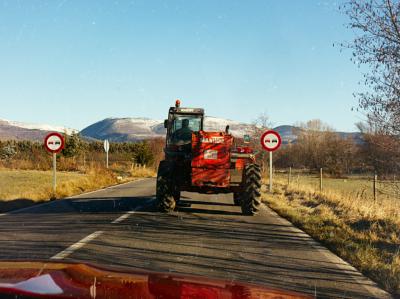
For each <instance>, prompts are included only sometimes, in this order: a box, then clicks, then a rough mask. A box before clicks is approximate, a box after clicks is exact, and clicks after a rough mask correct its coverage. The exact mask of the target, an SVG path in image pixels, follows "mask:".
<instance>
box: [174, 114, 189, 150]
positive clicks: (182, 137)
mask: <svg viewBox="0 0 400 299" xmlns="http://www.w3.org/2000/svg"><path fill="white" fill-rule="evenodd" d="M172 141H173V142H174V143H180V144H187V143H190V142H191V141H192V130H191V129H190V128H189V120H188V119H187V118H185V119H182V128H180V129H178V130H176V131H175V132H174V133H173V134H172Z"/></svg>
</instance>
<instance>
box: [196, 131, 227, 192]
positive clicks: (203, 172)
mask: <svg viewBox="0 0 400 299" xmlns="http://www.w3.org/2000/svg"><path fill="white" fill-rule="evenodd" d="M232 144H233V137H232V135H230V134H226V133H224V132H205V131H199V132H196V133H193V134H192V155H193V157H192V163H191V166H192V185H193V186H199V187H201V186H215V187H229V182H230V172H229V169H230V166H231V156H230V153H231V148H232Z"/></svg>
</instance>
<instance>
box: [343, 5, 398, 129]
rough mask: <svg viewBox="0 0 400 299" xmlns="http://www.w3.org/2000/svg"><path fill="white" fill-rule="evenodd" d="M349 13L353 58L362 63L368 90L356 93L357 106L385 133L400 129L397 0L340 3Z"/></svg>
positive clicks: (345, 11) (349, 46) (348, 44)
mask: <svg viewBox="0 0 400 299" xmlns="http://www.w3.org/2000/svg"><path fill="white" fill-rule="evenodd" d="M341 10H342V11H343V12H344V13H345V14H347V15H348V17H349V23H348V28H350V29H352V30H353V31H355V34H356V37H355V38H354V40H352V41H351V42H348V43H345V44H342V46H343V47H344V48H349V49H351V50H352V52H353V59H352V60H353V61H354V62H355V63H356V64H357V65H358V66H362V65H365V66H366V67H367V69H368V71H367V72H366V73H365V74H364V82H363V83H364V85H366V86H367V87H368V91H366V92H360V93H357V94H355V95H356V97H357V98H358V99H359V107H360V108H361V109H362V110H364V111H365V112H366V114H367V117H368V119H369V120H370V121H372V122H373V123H374V124H375V126H379V127H380V130H382V131H385V132H386V133H388V134H392V135H399V133H400V20H399V17H400V1H398V0H349V1H347V2H346V3H345V4H344V5H342V6H341Z"/></svg>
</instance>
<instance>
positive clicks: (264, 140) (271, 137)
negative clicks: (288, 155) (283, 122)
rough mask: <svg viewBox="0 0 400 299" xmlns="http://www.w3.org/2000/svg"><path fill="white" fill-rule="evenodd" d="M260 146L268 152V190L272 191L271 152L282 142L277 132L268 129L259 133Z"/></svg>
mask: <svg viewBox="0 0 400 299" xmlns="http://www.w3.org/2000/svg"><path fill="white" fill-rule="evenodd" d="M260 141H261V146H262V147H263V148H264V150H266V151H268V152H269V192H272V152H273V151H276V150H277V149H278V148H279V147H280V146H281V143H282V139H281V136H280V135H279V134H278V132H275V131H272V130H268V131H266V132H264V133H263V134H262V135H261V139H260Z"/></svg>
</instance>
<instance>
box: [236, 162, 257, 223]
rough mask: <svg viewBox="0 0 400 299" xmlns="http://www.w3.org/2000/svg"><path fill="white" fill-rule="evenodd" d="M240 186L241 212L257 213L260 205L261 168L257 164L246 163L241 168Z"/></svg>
mask: <svg viewBox="0 0 400 299" xmlns="http://www.w3.org/2000/svg"><path fill="white" fill-rule="evenodd" d="M242 187H243V191H242V197H241V206H242V213H243V214H244V215H255V214H257V213H258V211H259V210H260V207H261V191H260V189H261V170H260V167H259V166H258V165H257V164H248V165H247V166H246V167H245V169H244V170H243V182H242Z"/></svg>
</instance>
